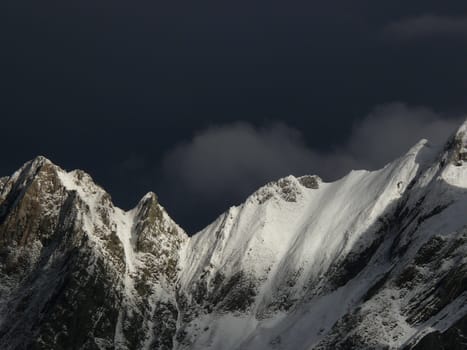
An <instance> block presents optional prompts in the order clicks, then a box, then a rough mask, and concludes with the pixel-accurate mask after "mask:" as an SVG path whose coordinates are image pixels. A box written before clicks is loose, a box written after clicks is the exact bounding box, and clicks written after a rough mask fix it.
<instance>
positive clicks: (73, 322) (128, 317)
mask: <svg viewBox="0 0 467 350" xmlns="http://www.w3.org/2000/svg"><path fill="white" fill-rule="evenodd" d="M466 257H467V122H466V123H464V125H462V126H461V127H460V129H459V130H458V132H457V133H456V134H455V135H453V137H452V138H451V139H449V140H448V141H447V142H446V145H445V146H444V147H437V146H434V145H431V144H430V143H429V142H427V141H425V140H423V141H421V142H419V143H418V144H417V145H415V146H414V147H413V148H412V149H411V150H410V151H409V152H408V153H407V154H406V155H405V156H403V157H401V158H399V159H397V160H396V161H394V162H392V163H390V164H388V165H387V166H386V167H384V168H383V169H380V170H378V171H374V172H368V171H353V172H351V173H350V174H349V175H347V176H346V177H344V178H342V179H341V180H339V181H336V182H334V183H326V182H324V181H322V180H321V179H320V178H319V177H317V176H304V177H300V178H295V177H293V176H289V177H286V178H283V179H280V180H278V181H276V182H272V183H270V184H267V185H266V186H264V187H262V188H261V189H259V190H258V191H257V192H255V193H254V194H252V195H251V196H250V197H249V198H248V199H247V200H246V201H245V203H243V204H242V205H239V206H237V207H232V208H230V209H229V210H228V211H227V212H226V213H225V214H223V215H221V216H220V217H219V218H218V219H217V220H216V221H214V222H213V223H212V224H211V225H209V226H208V227H206V228H205V229H204V230H202V231H201V232H199V233H197V234H196V235H194V236H192V237H188V236H187V235H186V234H185V233H184V232H183V230H182V229H181V228H180V227H178V226H177V225H176V224H175V223H174V222H173V220H172V219H171V218H170V217H169V215H168V214H167V212H166V211H165V210H164V208H163V207H162V206H161V205H160V204H159V203H158V199H157V196H156V195H155V194H154V193H149V194H147V195H146V196H145V197H144V198H143V199H142V200H141V201H140V203H139V204H138V205H137V206H136V207H135V208H134V209H132V210H130V211H127V212H125V211H123V210H121V209H119V208H117V207H115V206H114V205H113V203H112V200H111V198H110V196H109V195H108V194H107V193H106V192H105V191H104V190H103V189H102V188H100V187H99V186H97V185H96V184H95V183H94V182H93V180H92V179H91V177H90V176H89V175H87V174H86V173H84V172H82V171H79V170H78V171H72V172H66V171H64V170H62V169H60V168H59V167H58V166H56V165H54V164H52V163H51V162H50V161H49V160H47V159H45V158H43V157H38V158H36V159H35V160H33V161H31V162H28V163H26V164H25V165H24V166H23V167H22V168H21V169H20V170H18V171H17V172H16V173H15V174H13V175H12V176H10V177H7V178H0V348H2V349H12V350H13V349H15V350H16V349H190V350H191V349H255V350H256V349H417V350H418V349H442V348H446V349H448V348H449V349H464V348H467V343H466V339H467V328H466V317H467V258H466Z"/></svg>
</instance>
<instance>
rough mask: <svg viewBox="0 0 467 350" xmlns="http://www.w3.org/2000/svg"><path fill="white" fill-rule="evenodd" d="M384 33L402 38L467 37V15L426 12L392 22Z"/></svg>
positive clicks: (395, 37)
mask: <svg viewBox="0 0 467 350" xmlns="http://www.w3.org/2000/svg"><path fill="white" fill-rule="evenodd" d="M384 33H385V34H386V35H387V36H389V37H391V38H394V39H400V40H413V39H421V38H429V37H433V36H449V37H452V36H457V37H459V36H461V37H467V17H446V16H438V15H430V14H425V15H421V16H418V17H411V18H406V19H401V20H399V21H396V22H393V23H390V24H389V25H388V26H386V27H385V29H384Z"/></svg>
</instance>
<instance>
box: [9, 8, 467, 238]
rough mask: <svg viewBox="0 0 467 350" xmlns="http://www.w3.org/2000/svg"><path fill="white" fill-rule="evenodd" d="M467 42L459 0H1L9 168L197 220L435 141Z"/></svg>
mask: <svg viewBox="0 0 467 350" xmlns="http://www.w3.org/2000/svg"><path fill="white" fill-rule="evenodd" d="M466 42H467V2H465V1H460V0H459V1H427V0H423V1H421V0H420V1H419V0H416V1H410V2H408V1H394V0H393V1H385V0H384V1H370V0H367V1H361V0H356V1H352V2H350V1H344V0H334V1H310V0H307V1H276V0H268V1H266V0H264V1H263V0H248V1H231V2H228V3H226V2H222V1H183V0H182V1H170V2H161V1H152V0H151V1H149V0H148V1H123V0H104V1H102V0H101V1H99V0H79V1H31V0H3V1H2V2H1V4H0V44H1V46H0V128H1V130H0V131H1V133H0V135H1V139H0V140H1V145H2V147H1V149H2V152H1V158H0V174H1V175H8V174H10V173H11V172H12V171H14V170H15V169H17V168H18V167H19V166H20V165H21V164H22V163H24V162H25V161H27V160H28V159H31V158H33V157H34V156H35V155H37V154H43V155H45V156H47V157H48V158H50V159H51V160H52V161H54V162H55V163H57V164H59V165H61V166H62V167H64V168H67V169H72V168H82V169H84V170H86V171H87V172H89V173H90V174H91V175H92V176H93V177H94V178H95V180H96V181H97V182H98V183H100V184H101V185H102V186H103V187H104V188H106V189H107V190H108V191H109V192H110V193H111V195H112V197H113V199H114V202H115V203H116V204H117V205H119V206H121V207H123V208H130V207H132V206H134V205H135V204H136V202H137V201H138V200H139V198H140V197H142V195H143V194H144V193H145V192H147V191H149V190H153V191H155V192H156V193H158V194H159V197H160V201H161V203H162V204H163V205H165V206H166V207H167V208H168V210H169V212H170V214H171V215H172V216H173V217H174V218H175V219H176V220H177V221H178V222H179V223H180V224H181V225H182V226H183V227H185V228H186V229H187V230H188V231H189V232H194V231H196V230H197V229H199V228H202V227H203V226H205V225H206V224H207V223H209V222H210V221H212V220H213V219H214V218H215V217H216V216H217V215H218V214H219V213H221V212H222V211H224V210H225V209H226V208H227V207H229V206H230V205H232V204H236V203H238V202H239V201H241V200H242V199H244V198H245V196H247V195H248V194H249V193H250V192H251V191H253V190H254V189H256V188H257V187H258V186H261V185H262V184H264V183H265V182H267V181H269V180H272V179H275V178H277V177H280V176H284V175H288V174H290V173H292V174H295V175H300V174H304V173H317V174H319V175H321V176H322V177H323V178H325V179H328V180H332V179H335V178H337V177H339V176H341V175H343V174H344V173H345V172H346V171H348V170H349V169H351V168H360V167H364V168H376V167H379V166H382V165H384V163H385V162H387V161H389V160H391V159H392V158H394V157H396V156H398V155H400V154H401V153H403V152H405V151H406V150H407V148H408V147H410V145H411V144H413V143H414V142H416V141H417V140H418V139H420V138H421V137H425V138H430V139H432V140H433V141H434V142H440V140H442V139H443V138H444V137H445V136H446V135H447V134H448V133H449V132H450V131H451V130H452V129H453V128H454V127H455V125H456V124H457V123H459V122H460V120H462V118H463V117H462V116H463V115H464V113H465V112H466V110H467V99H466V98H465V93H466V91H467V65H466V62H467V45H466V44H465V43H466Z"/></svg>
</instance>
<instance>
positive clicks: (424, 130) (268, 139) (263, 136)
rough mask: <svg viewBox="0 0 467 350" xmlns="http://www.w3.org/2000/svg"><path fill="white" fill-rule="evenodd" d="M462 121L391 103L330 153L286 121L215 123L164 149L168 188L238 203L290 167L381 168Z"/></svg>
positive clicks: (330, 175) (328, 175)
mask: <svg viewBox="0 0 467 350" xmlns="http://www.w3.org/2000/svg"><path fill="white" fill-rule="evenodd" d="M461 121H462V119H461V118H452V119H447V118H445V117H443V116H442V115H440V114H438V113H436V112H434V111H433V110H431V109H429V108H426V107H410V106H407V105H405V104H403V103H392V104H387V105H383V106H379V107H376V108H375V109H374V110H373V111H372V112H371V113H370V114H369V115H368V116H366V117H365V118H364V119H363V120H361V121H360V122H359V123H357V124H355V125H354V127H353V128H352V131H351V133H350V137H349V138H348V140H347V142H345V143H344V144H343V145H341V146H339V147H338V148H336V149H334V150H332V151H327V152H323V151H318V150H314V149H311V148H310V147H309V146H307V144H306V143H305V142H304V140H305V135H303V134H302V133H301V132H300V131H298V130H296V129H294V128H292V127H289V126H287V125H285V124H283V123H275V124H274V123H273V124H270V125H266V126H263V127H259V128H256V127H254V126H253V125H251V124H248V123H246V122H239V123H234V124H228V125H223V126H216V127H210V128H207V129H205V130H202V131H200V132H198V133H197V134H196V135H195V136H194V137H193V138H192V139H191V140H190V141H188V142H186V143H183V144H180V145H178V146H177V147H176V148H174V149H173V150H171V151H170V152H168V154H167V155H166V156H165V160H164V166H163V168H164V173H165V176H166V179H169V181H168V182H167V183H166V189H167V188H168V189H172V190H175V189H176V190H177V191H183V192H184V193H185V194H186V195H187V196H188V197H190V196H192V197H197V196H199V197H200V198H202V199H203V205H210V204H218V203H220V202H224V203H225V202H230V203H232V204H233V203H234V202H235V201H238V200H243V199H244V197H246V196H247V195H248V194H249V193H250V192H252V191H253V190H255V189H256V188H258V187H259V186H261V185H263V184H265V183H266V182H268V181H271V180H274V179H277V178H279V177H282V176H286V175H289V174H294V175H297V176H298V175H304V174H318V175H320V176H322V177H324V178H325V179H327V180H335V179H336V178H337V177H339V176H342V175H344V174H345V173H347V172H348V171H350V170H351V169H361V168H365V169H376V168H379V167H382V166H384V165H385V164H386V163H387V162H389V161H392V160H393V159H395V158H397V157H399V156H401V155H403V154H404V153H405V152H407V151H408V150H409V148H410V147H411V146H413V145H414V144H415V143H416V142H418V141H419V140H420V139H423V138H427V139H429V140H430V141H431V142H432V143H433V144H439V143H442V142H444V141H445V140H446V139H447V137H448V136H449V135H450V134H451V133H452V132H453V131H454V130H455V128H456V127H457V126H458V125H460V123H461ZM167 186H168V187H167Z"/></svg>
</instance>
